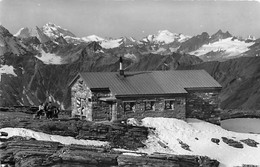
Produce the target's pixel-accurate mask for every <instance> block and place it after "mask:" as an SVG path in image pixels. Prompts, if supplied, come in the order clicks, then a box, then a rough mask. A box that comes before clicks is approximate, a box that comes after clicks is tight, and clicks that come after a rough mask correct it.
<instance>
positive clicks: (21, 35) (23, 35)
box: [14, 27, 30, 38]
mask: <svg viewBox="0 0 260 167" xmlns="http://www.w3.org/2000/svg"><path fill="white" fill-rule="evenodd" d="M14 36H16V37H19V38H28V37H30V30H29V28H28V27H24V28H21V29H20V30H19V31H18V32H17V33H16V34H14Z"/></svg>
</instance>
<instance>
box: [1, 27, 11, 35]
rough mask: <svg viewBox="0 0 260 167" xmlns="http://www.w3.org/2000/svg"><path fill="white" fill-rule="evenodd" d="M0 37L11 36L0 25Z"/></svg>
mask: <svg viewBox="0 0 260 167" xmlns="http://www.w3.org/2000/svg"><path fill="white" fill-rule="evenodd" d="M0 35H1V36H3V37H11V36H13V35H12V34H11V33H10V32H9V31H8V30H7V29H6V28H5V27H4V26H2V25H0Z"/></svg>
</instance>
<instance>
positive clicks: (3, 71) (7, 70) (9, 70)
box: [0, 65, 17, 81]
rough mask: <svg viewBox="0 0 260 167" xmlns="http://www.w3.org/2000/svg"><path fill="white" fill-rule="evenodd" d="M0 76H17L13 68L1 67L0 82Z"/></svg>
mask: <svg viewBox="0 0 260 167" xmlns="http://www.w3.org/2000/svg"><path fill="white" fill-rule="evenodd" d="M2 74H11V75H13V76H15V77H17V75H16V74H15V72H14V67H13V66H8V65H1V66H0V81H1V75H2Z"/></svg>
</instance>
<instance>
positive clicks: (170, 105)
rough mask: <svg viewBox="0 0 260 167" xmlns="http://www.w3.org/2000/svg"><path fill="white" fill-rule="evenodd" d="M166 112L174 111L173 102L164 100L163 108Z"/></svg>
mask: <svg viewBox="0 0 260 167" xmlns="http://www.w3.org/2000/svg"><path fill="white" fill-rule="evenodd" d="M164 108H165V109H166V110H174V101H172V100H165V107H164Z"/></svg>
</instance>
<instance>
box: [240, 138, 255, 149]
mask: <svg viewBox="0 0 260 167" xmlns="http://www.w3.org/2000/svg"><path fill="white" fill-rule="evenodd" d="M240 141H241V142H243V143H245V144H246V145H248V146H250V147H257V145H258V144H259V143H258V142H256V141H254V140H253V139H244V140H240Z"/></svg>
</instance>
